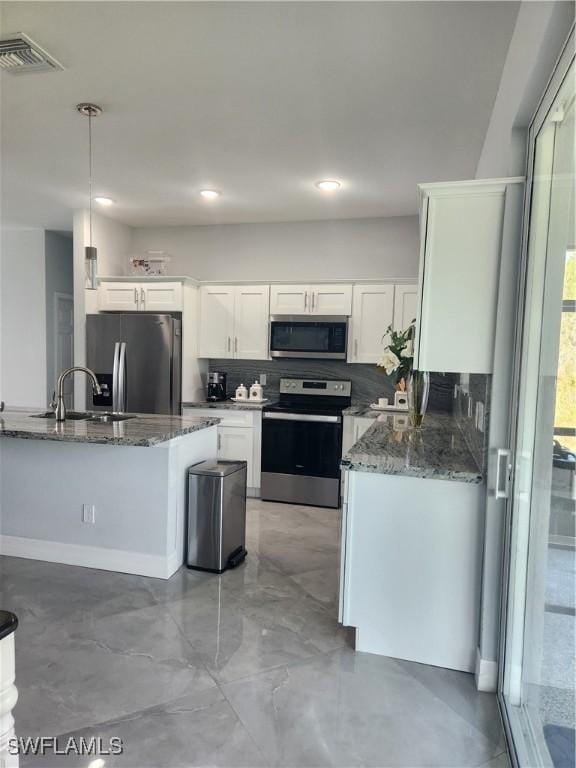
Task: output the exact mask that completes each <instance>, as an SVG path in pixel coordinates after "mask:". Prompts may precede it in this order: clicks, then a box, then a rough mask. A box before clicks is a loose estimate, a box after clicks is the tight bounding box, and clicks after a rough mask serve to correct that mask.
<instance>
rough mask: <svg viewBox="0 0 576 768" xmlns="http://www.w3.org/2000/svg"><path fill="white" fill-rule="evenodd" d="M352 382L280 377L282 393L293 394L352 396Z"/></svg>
mask: <svg viewBox="0 0 576 768" xmlns="http://www.w3.org/2000/svg"><path fill="white" fill-rule="evenodd" d="M351 391H352V382H350V381H343V380H334V381H326V380H325V379H280V394H281V395H282V394H291V395H322V396H323V397H326V396H328V395H335V396H337V397H350V393H351Z"/></svg>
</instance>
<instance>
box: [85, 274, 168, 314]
mask: <svg viewBox="0 0 576 768" xmlns="http://www.w3.org/2000/svg"><path fill="white" fill-rule="evenodd" d="M98 310H99V311H100V312H182V310H183V286H182V283H181V282H180V283H178V282H174V283H169V282H160V281H159V282H146V283H136V282H134V283H128V282H124V281H120V280H119V281H113V280H110V281H103V282H101V283H100V285H99V286H98Z"/></svg>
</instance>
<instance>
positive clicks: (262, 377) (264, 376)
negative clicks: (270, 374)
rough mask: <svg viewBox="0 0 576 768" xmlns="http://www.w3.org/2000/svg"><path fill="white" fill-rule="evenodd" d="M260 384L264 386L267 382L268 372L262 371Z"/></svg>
mask: <svg viewBox="0 0 576 768" xmlns="http://www.w3.org/2000/svg"><path fill="white" fill-rule="evenodd" d="M260 384H262V386H264V385H265V384H266V374H265V373H261V374H260Z"/></svg>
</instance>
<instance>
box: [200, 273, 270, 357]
mask: <svg viewBox="0 0 576 768" xmlns="http://www.w3.org/2000/svg"><path fill="white" fill-rule="evenodd" d="M269 304H270V286H269V285H251V286H250V285H206V286H202V288H201V289H200V344H199V348H200V352H199V354H200V357H212V358H232V359H234V358H235V359H240V360H266V359H267V358H268V325H269Z"/></svg>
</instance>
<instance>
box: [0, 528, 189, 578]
mask: <svg viewBox="0 0 576 768" xmlns="http://www.w3.org/2000/svg"><path fill="white" fill-rule="evenodd" d="M0 555H7V556H10V557H24V558H27V559H29V560H45V561H47V562H49V563H62V564H63V565H78V566H81V567H84V568H97V569H99V570H102V571H116V572H118V573H130V574H134V575H136V576H149V577H151V578H155V579H169V578H170V576H172V574H173V573H175V572H176V571H177V570H178V568H179V567H180V565H182V559H181V558H180V557H179V555H178V553H177V552H173V553H172V554H171V555H169V556H168V557H162V556H161V555H147V554H143V553H140V552H129V551H124V550H121V549H109V548H107V547H90V546H87V545H85V544H67V543H63V542H60V541H46V540H45V539H28V538H24V537H22V536H5V535H3V536H0Z"/></svg>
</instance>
